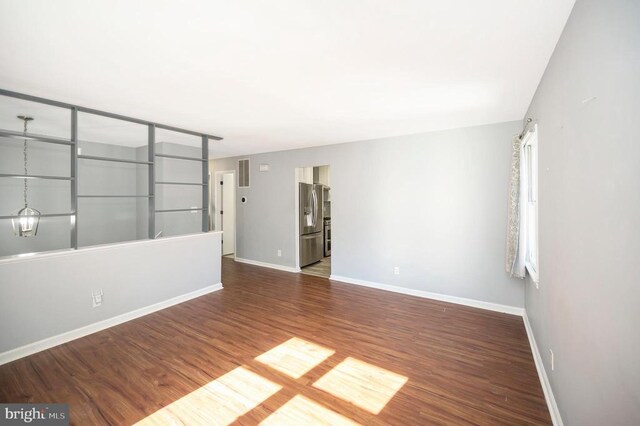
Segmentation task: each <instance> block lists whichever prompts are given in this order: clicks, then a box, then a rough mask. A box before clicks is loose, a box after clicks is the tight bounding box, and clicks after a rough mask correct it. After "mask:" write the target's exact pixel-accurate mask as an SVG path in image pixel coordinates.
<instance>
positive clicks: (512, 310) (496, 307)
mask: <svg viewBox="0 0 640 426" xmlns="http://www.w3.org/2000/svg"><path fill="white" fill-rule="evenodd" d="M329 279H330V280H334V281H340V282H343V283H347V284H355V285H360V286H363V287H370V288H375V289H378V290H386V291H392V292H394V293H401V294H408V295H410V296H417V297H424V298H425V299H434V300H440V301H442V302H449V303H456V304H458V305H465V306H472V307H474V308H480V309H487V310H489V311H495V312H502V313H505V314H511V315H518V316H522V315H523V314H524V308H518V307H517V306H509V305H501V304H498V303H491V302H483V301H481V300H475V299H466V298H464V297H457V296H448V295H446V294H440V293H431V292H429V291H423V290H415V289H412V288H406V287H399V286H395V285H389V284H381V283H376V282H372V281H365V280H358V279H355V278H349V277H342V276H339V275H331V276H330V277H329Z"/></svg>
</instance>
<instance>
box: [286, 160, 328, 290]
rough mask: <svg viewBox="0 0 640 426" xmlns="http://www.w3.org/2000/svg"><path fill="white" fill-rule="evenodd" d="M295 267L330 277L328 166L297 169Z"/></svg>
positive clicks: (307, 272) (309, 272) (309, 273)
mask: <svg viewBox="0 0 640 426" xmlns="http://www.w3.org/2000/svg"><path fill="white" fill-rule="evenodd" d="M295 191H296V195H295V208H296V215H295V217H296V221H295V224H296V236H297V238H296V266H297V267H298V268H299V269H300V272H302V273H303V274H308V275H315V276H320V277H325V278H329V276H330V275H331V170H330V167H329V166H327V165H323V166H310V167H297V168H296V169H295Z"/></svg>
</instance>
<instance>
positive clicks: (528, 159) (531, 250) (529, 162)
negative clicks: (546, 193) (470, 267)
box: [521, 125, 538, 282]
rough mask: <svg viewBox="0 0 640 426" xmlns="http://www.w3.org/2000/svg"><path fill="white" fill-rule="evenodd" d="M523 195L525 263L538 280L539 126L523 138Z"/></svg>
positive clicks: (534, 278) (535, 279) (522, 228)
mask: <svg viewBox="0 0 640 426" xmlns="http://www.w3.org/2000/svg"><path fill="white" fill-rule="evenodd" d="M522 159H523V161H522V165H523V170H522V179H523V186H522V188H523V189H524V193H523V197H522V204H523V205H522V210H521V211H522V213H523V215H522V216H523V218H522V219H523V220H522V226H521V232H524V233H525V242H526V244H525V250H526V253H525V265H526V268H527V271H529V275H531V278H532V279H533V280H534V281H535V282H538V126H537V125H535V126H534V127H533V131H530V132H528V133H527V134H526V135H525V137H524V138H523V140H522Z"/></svg>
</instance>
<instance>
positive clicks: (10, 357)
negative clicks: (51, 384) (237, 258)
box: [0, 283, 222, 365]
mask: <svg viewBox="0 0 640 426" xmlns="http://www.w3.org/2000/svg"><path fill="white" fill-rule="evenodd" d="M218 290H222V283H218V284H214V285H210V286H207V287H204V288H201V289H198V290H195V291H192V292H190V293H186V294H182V295H180V296H176V297H172V298H171V299H167V300H164V301H162V302H158V303H154V304H153V305H149V306H145V307H143V308H140V309H136V310H134V311H131V312H126V313H124V314H121V315H117V316H115V317H112V318H108V319H106V320H102V321H99V322H96V323H93V324H89V325H86V326H84V327H80V328H77V329H75V330H71V331H67V332H65V333H62V334H58V335H56V336H52V337H47V338H46V339H42V340H39V341H37V342H34V343H29V344H27V345H24V346H21V347H19V348H15V349H11V350H8V351H6V352H3V353H0V365H2V364H6V363H8V362H11V361H15V360H17V359H20V358H24V357H26V356H29V355H33V354H35V353H37V352H40V351H44V350H46V349H49V348H52V347H54V346H58V345H62V344H63V343H67V342H70V341H72V340H75V339H79V338H81V337H84V336H87V335H89V334H93V333H96V332H98V331H101V330H104V329H106V328H109V327H113V326H115V325H118V324H122V323H124V322H127V321H131V320H133V319H136V318H139V317H142V316H145V315H148V314H151V313H153V312H156V311H159V310H162V309H165V308H168V307H170V306H173V305H177V304H179V303H182V302H186V301H188V300H191V299H195V298H196V297H200V296H204V295H205V294H209V293H212V292H214V291H218Z"/></svg>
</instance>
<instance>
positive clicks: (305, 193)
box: [298, 183, 324, 267]
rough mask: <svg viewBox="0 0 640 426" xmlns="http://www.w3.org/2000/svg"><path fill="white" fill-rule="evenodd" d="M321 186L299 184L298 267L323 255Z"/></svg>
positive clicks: (319, 258) (315, 260) (308, 263)
mask: <svg viewBox="0 0 640 426" xmlns="http://www.w3.org/2000/svg"><path fill="white" fill-rule="evenodd" d="M322 195H323V194H322V185H317V184H313V185H312V184H309V183H301V184H300V208H299V213H298V214H299V217H300V267H303V266H307V265H310V264H312V263H315V262H318V261H319V260H321V259H322V257H323V255H324V245H323V237H324V235H323V233H322V226H323V220H322V219H323V218H322V204H323V203H322Z"/></svg>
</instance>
